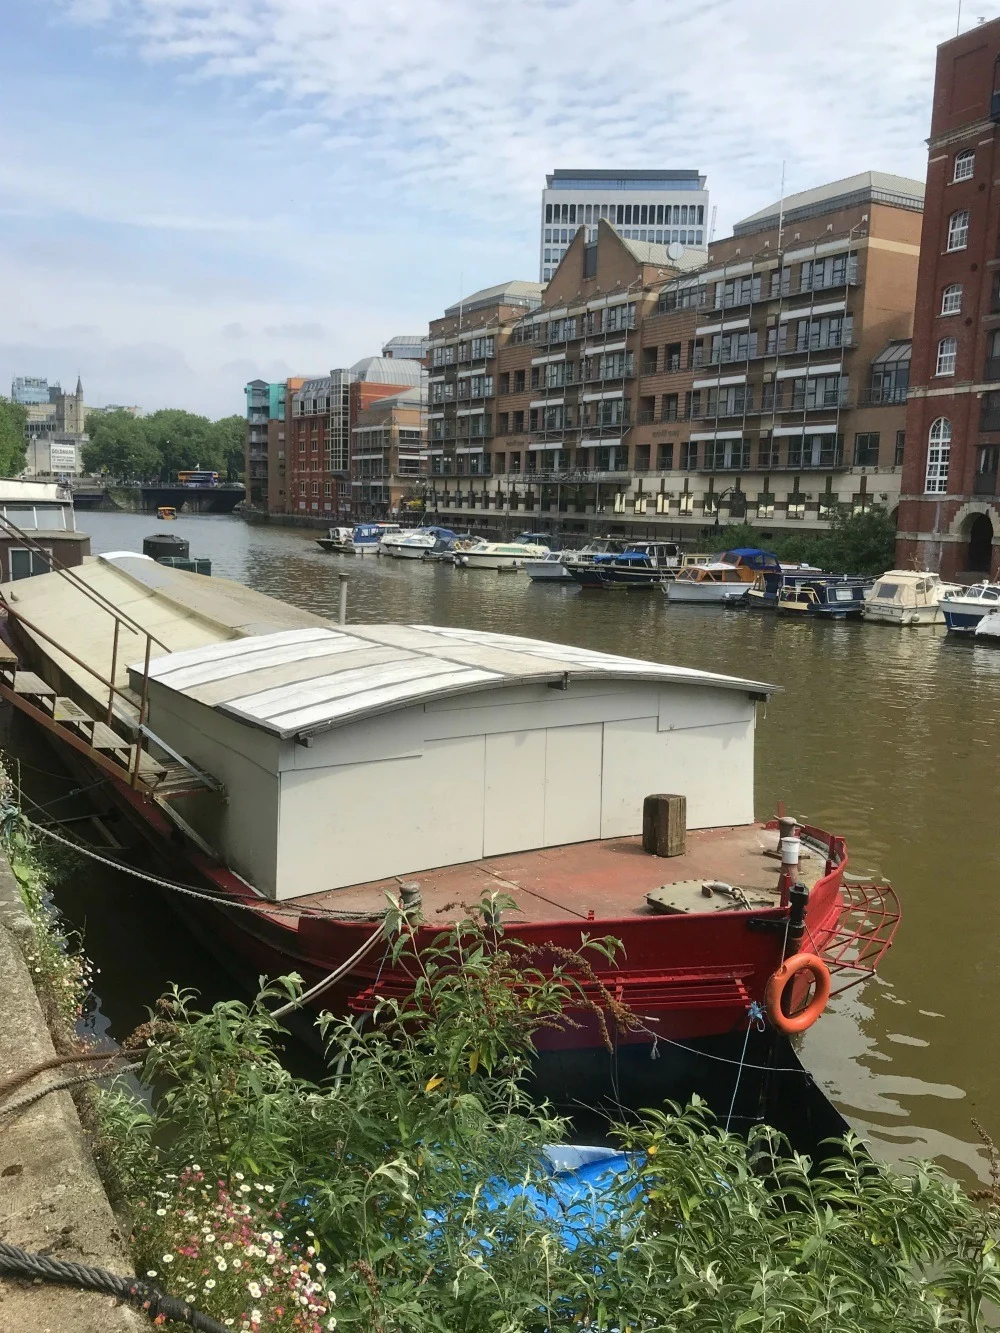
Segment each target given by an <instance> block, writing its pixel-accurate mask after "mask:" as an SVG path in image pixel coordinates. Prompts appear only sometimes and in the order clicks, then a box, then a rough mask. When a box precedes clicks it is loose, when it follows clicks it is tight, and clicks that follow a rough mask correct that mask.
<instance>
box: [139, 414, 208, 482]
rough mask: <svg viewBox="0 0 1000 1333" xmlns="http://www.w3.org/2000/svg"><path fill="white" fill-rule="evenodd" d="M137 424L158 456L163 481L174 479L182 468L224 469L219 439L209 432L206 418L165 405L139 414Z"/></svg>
mask: <svg viewBox="0 0 1000 1333" xmlns="http://www.w3.org/2000/svg"><path fill="white" fill-rule="evenodd" d="M139 426H140V429H141V430H142V433H143V435H144V437H145V439H146V441H147V442H148V443H149V444H150V445H152V446H153V448H154V449H155V450H156V451H157V453H158V455H159V458H160V473H161V476H162V478H163V480H164V481H173V480H175V479H176V477H177V473H178V472H179V471H180V470H181V469H182V468H198V467H203V468H211V469H212V470H213V471H215V472H221V471H223V470H224V464H223V459H222V452H221V450H220V448H219V442H218V439H217V437H216V436H214V435H213V433H212V423H211V421H209V419H208V417H201V416H198V415H197V414H196V413H194V412H184V411H182V410H181V409H180V408H174V407H165V408H161V410H160V411H159V412H152V413H150V415H149V416H148V417H141V418H140V420H139Z"/></svg>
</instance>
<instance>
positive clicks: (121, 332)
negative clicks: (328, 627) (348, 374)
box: [0, 0, 997, 417]
mask: <svg viewBox="0 0 1000 1333" xmlns="http://www.w3.org/2000/svg"><path fill="white" fill-rule="evenodd" d="M996 14H997V9H996V8H993V7H989V6H987V5H986V3H985V0H964V9H963V13H962V18H961V27H962V30H963V31H964V30H965V29H966V28H968V27H972V26H974V25H975V24H976V23H977V21H978V20H979V18H980V17H985V18H987V19H992V18H994V17H996ZM956 21H957V3H956V2H955V0H948V2H947V3H941V0H878V3H872V2H871V0H841V3H840V4H839V5H837V6H836V7H835V8H833V9H831V8H829V7H825V8H823V7H821V8H819V9H816V8H814V7H813V6H810V5H805V4H803V3H802V0H769V3H767V4H764V3H761V0H502V3H501V2H500V0H406V2H404V0H353V2H352V3H348V2H345V0H4V4H3V24H2V30H0V392H6V391H7V385H8V384H9V383H10V380H11V378H12V377H13V376H14V375H40V376H47V377H48V378H49V380H50V381H51V380H61V382H62V384H63V386H64V387H66V386H67V385H70V386H72V385H74V384H75V383H76V376H77V375H78V374H79V375H81V376H82V378H83V383H84V389H85V392H86V399H87V402H88V404H92V405H97V406H102V405H104V404H107V403H110V402H115V403H126V404H131V403H137V404H139V405H140V406H141V407H142V408H144V409H145V410H147V411H152V410H155V409H156V408H158V407H167V406H168V407H184V408H188V409H189V410H191V411H197V412H203V413H206V414H208V415H210V416H213V417H215V416H221V415H226V414H229V413H232V412H242V410H243V407H244V396H243V386H244V384H245V382H246V381H247V380H248V379H252V378H255V377H261V378H264V379H283V378H285V377H286V376H287V375H294V374H314V375H315V374H326V373H327V372H328V371H329V370H330V369H331V367H337V366H348V365H350V364H352V363H353V362H354V361H356V360H358V359H359V358H360V357H362V356H367V355H371V354H373V353H377V352H378V351H379V349H380V347H381V345H382V344H383V342H385V341H386V340H387V339H388V338H390V337H392V336H393V335H395V334H400V333H414V332H417V333H419V332H425V331H426V327H427V321H428V320H429V319H432V318H434V317H436V316H437V315H440V314H441V312H442V311H443V309H444V307H445V306H446V305H450V304H452V303H453V302H455V301H457V300H458V298H459V296H461V295H463V294H467V293H469V292H472V291H475V290H476V289H477V288H480V287H485V286H490V285H492V284H494V283H497V282H504V281H507V280H509V279H513V278H527V279H537V277H538V226H539V203H540V193H541V190H542V188H543V187H544V184H545V175H546V172H550V171H552V170H553V169H554V168H556V167H564V168H565V167H570V168H580V167H590V168H595V167H601V168H605V167H631V168H648V167H660V168H663V167H667V168H697V169H698V170H700V171H701V172H703V173H704V174H705V175H707V177H708V188H709V190H710V192H711V203H712V205H713V206H714V207H716V208H717V209H718V215H717V221H716V230H715V234H716V236H717V237H718V236H724V235H726V234H727V233H728V232H729V231H730V230H731V228H732V225H733V223H734V222H736V221H738V219H739V218H740V217H742V216H744V215H746V214H748V213H751V212H754V211H755V210H756V209H758V208H761V207H763V206H765V205H766V204H768V203H770V202H771V201H773V200H775V199H777V198H778V197H779V195H780V191H781V178H782V164H783V163H784V171H785V182H786V186H785V188H786V192H787V193H794V192H795V191H797V190H803V189H808V188H810V187H812V186H815V185H819V184H822V183H824V182H826V181H831V180H836V179H838V178H840V177H843V176H848V175H853V174H854V173H856V172H859V171H866V170H881V171H890V172H895V173H897V174H899V175H904V176H914V177H917V178H921V179H922V178H923V176H924V171H925V164H926V145H925V142H924V141H925V138H926V135H927V131H928V125H929V119H930V98H931V89H932V81H933V69H934V52H935V47H936V45H937V44H938V43H939V42H941V41H945V40H947V39H948V38H950V37H952V36H954V34H955V31H956Z"/></svg>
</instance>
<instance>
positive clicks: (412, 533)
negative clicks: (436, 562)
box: [379, 528, 455, 560]
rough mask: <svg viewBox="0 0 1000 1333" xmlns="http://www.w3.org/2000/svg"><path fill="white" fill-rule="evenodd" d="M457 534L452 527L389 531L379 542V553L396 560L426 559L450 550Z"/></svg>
mask: <svg viewBox="0 0 1000 1333" xmlns="http://www.w3.org/2000/svg"><path fill="white" fill-rule="evenodd" d="M454 545H455V534H454V533H453V532H452V531H451V529H450V528H410V529H409V530H407V531H400V532H390V533H387V534H386V535H385V536H384V537H383V538H382V540H381V542H380V543H379V554H380V555H387V556H390V557H391V558H392V559H395V560H425V559H427V558H428V557H429V556H432V555H438V554H441V553H443V552H445V551H450V550H451V549H452V547H453V546H454Z"/></svg>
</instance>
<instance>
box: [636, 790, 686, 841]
mask: <svg viewBox="0 0 1000 1333" xmlns="http://www.w3.org/2000/svg"><path fill="white" fill-rule="evenodd" d="M642 850H643V851H644V852H649V854H650V855H651V856H683V855H684V853H685V852H686V851H687V797H686V796H671V795H666V794H664V793H663V792H659V793H657V794H656V795H655V796H647V797H646V799H645V800H644V801H643V803H642Z"/></svg>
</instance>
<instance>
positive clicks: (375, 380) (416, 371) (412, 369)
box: [350, 356, 424, 384]
mask: <svg viewBox="0 0 1000 1333" xmlns="http://www.w3.org/2000/svg"><path fill="white" fill-rule="evenodd" d="M350 373H351V377H352V378H353V379H356V380H364V381H366V382H367V383H369V384H419V383H420V377H421V375H422V374H423V373H424V368H423V366H422V365H421V364H420V362H419V361H411V360H409V359H408V358H406V357H403V356H399V357H396V356H363V357H362V358H361V360H360V361H355V363H354V365H353V366H351V372H350Z"/></svg>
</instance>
